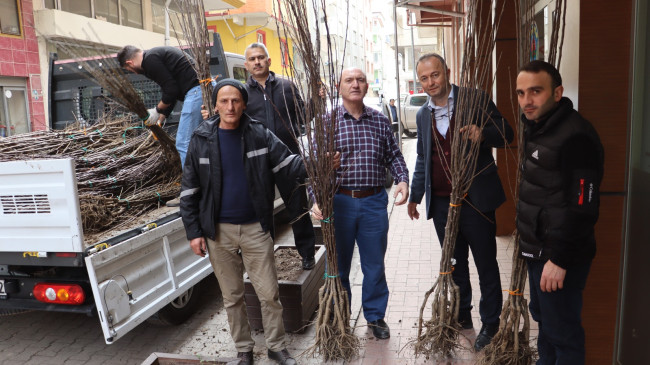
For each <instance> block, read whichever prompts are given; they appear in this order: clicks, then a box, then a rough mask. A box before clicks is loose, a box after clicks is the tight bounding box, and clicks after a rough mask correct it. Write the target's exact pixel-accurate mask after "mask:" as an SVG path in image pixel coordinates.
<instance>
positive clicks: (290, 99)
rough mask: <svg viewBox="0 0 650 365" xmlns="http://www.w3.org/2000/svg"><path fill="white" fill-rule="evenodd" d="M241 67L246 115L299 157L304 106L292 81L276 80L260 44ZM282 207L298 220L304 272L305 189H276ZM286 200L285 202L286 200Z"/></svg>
mask: <svg viewBox="0 0 650 365" xmlns="http://www.w3.org/2000/svg"><path fill="white" fill-rule="evenodd" d="M244 55H245V57H246V61H245V62H244V65H245V66H246V70H248V72H249V73H250V74H251V75H250V76H249V77H248V81H247V82H246V89H247V91H248V104H247V105H246V114H248V115H250V117H251V118H253V119H255V120H258V121H260V122H262V123H264V125H266V127H267V128H268V129H270V130H271V132H273V134H275V135H276V136H278V138H279V139H280V140H281V141H282V142H283V143H284V144H285V145H287V147H289V149H290V150H291V153H295V154H300V149H299V148H298V142H297V139H296V138H299V137H300V125H301V124H303V123H304V121H303V120H302V118H303V113H304V106H303V105H304V103H303V101H302V99H301V98H300V94H299V93H298V90H297V88H296V85H294V84H293V83H292V82H291V81H289V80H285V79H283V78H280V77H276V76H275V73H273V72H272V71H270V69H269V67H270V66H271V58H269V52H268V50H267V49H266V46H265V45H264V44H262V43H252V44H250V45H249V46H248V47H246V52H245V53H244ZM278 189H280V193H281V194H282V198H283V200H284V204H285V206H286V208H287V211H288V212H289V216H290V218H291V219H294V218H298V217H300V218H298V220H296V221H295V222H294V223H293V224H292V225H291V228H292V229H293V236H294V240H295V243H296V249H298V252H299V253H300V256H302V258H303V260H302V263H303V265H302V266H303V269H305V270H310V269H312V268H313V267H314V264H315V261H314V243H315V241H316V238H315V236H314V227H313V225H312V223H311V218H310V216H309V214H306V212H307V210H308V207H309V206H310V204H309V202H308V200H307V192H306V190H305V186H304V185H302V186H300V187H298V189H297V190H294V191H291V192H289V193H288V194H287V193H286V192H283V191H282V190H281V189H282V187H281V186H278ZM287 195H288V196H287ZM285 197H286V199H285Z"/></svg>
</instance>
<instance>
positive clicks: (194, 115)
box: [176, 86, 203, 166]
mask: <svg viewBox="0 0 650 365" xmlns="http://www.w3.org/2000/svg"><path fill="white" fill-rule="evenodd" d="M201 104H203V98H202V96H201V86H194V87H193V88H191V89H190V90H189V91H188V92H187V94H185V100H184V101H183V109H181V118H180V120H179V121H178V130H177V131H176V149H177V150H178V154H179V155H180V156H181V166H185V155H186V154H187V147H188V146H189V145H190V138H192V132H194V129H196V127H198V126H199V124H201V122H202V121H203V117H202V116H201Z"/></svg>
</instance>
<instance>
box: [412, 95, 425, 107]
mask: <svg viewBox="0 0 650 365" xmlns="http://www.w3.org/2000/svg"><path fill="white" fill-rule="evenodd" d="M426 102H427V96H426V95H418V96H414V97H412V98H411V105H413V106H422V105H424V103H426Z"/></svg>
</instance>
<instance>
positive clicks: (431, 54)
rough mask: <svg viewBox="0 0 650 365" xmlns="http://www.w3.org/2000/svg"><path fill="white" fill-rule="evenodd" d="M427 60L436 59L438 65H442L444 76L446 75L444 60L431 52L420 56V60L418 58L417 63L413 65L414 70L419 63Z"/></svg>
mask: <svg viewBox="0 0 650 365" xmlns="http://www.w3.org/2000/svg"><path fill="white" fill-rule="evenodd" d="M429 58H437V59H438V61H440V63H442V67H444V68H445V74H446V73H447V62H445V59H444V58H443V57H442V56H441V55H439V54H437V53H433V52H431V53H425V54H423V55H422V56H420V58H418V62H416V63H415V69H416V70H417V68H418V65H419V64H420V62H422V61H426V60H428V59H429Z"/></svg>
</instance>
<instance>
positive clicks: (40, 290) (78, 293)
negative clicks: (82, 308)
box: [33, 283, 86, 305]
mask: <svg viewBox="0 0 650 365" xmlns="http://www.w3.org/2000/svg"><path fill="white" fill-rule="evenodd" d="M33 292H34V298H36V299H37V300H39V301H41V302H44V303H55V304H68V305H80V304H83V302H84V301H85V300H86V294H85V293H84V291H83V289H81V286H79V285H77V284H53V283H38V284H36V285H35V286H34V291H33Z"/></svg>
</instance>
